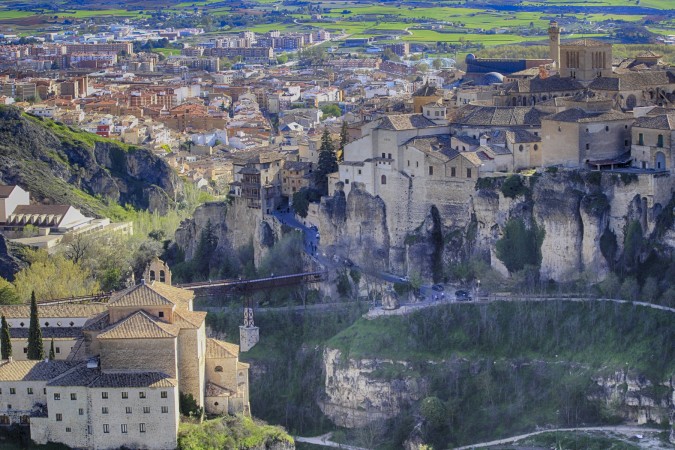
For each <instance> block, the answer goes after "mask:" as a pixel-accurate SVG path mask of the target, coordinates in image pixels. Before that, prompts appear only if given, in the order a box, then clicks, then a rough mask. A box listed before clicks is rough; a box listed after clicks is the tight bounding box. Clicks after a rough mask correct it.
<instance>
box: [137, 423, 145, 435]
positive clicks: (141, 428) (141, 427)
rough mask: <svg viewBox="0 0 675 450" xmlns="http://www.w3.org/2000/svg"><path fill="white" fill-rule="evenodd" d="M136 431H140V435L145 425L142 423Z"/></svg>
mask: <svg viewBox="0 0 675 450" xmlns="http://www.w3.org/2000/svg"><path fill="white" fill-rule="evenodd" d="M138 431H140V432H141V433H145V424H144V423H139V424H138Z"/></svg>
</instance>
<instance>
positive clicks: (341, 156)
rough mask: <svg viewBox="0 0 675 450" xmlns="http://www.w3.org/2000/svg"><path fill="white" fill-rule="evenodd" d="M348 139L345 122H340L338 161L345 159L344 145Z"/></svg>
mask: <svg viewBox="0 0 675 450" xmlns="http://www.w3.org/2000/svg"><path fill="white" fill-rule="evenodd" d="M348 141H349V131H348V130H347V122H342V128H341V129H340V148H339V149H338V155H337V156H338V158H337V159H338V162H341V161H343V160H344V159H345V145H347V142H348Z"/></svg>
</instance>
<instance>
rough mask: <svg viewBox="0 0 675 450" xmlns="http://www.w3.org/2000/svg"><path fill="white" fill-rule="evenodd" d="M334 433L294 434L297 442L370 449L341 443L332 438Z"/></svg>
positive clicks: (362, 449) (356, 449) (347, 448)
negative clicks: (311, 435)
mask: <svg viewBox="0 0 675 450" xmlns="http://www.w3.org/2000/svg"><path fill="white" fill-rule="evenodd" d="M332 434H333V433H326V434H324V435H321V436H317V437H301V436H294V437H293V439H295V441H296V442H305V443H307V444H314V445H323V446H324V447H335V448H344V449H345V450H370V449H367V448H363V447H354V446H353V445H345V444H339V443H337V442H333V441H331V440H330V438H331V436H332Z"/></svg>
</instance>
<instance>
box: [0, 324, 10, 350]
mask: <svg viewBox="0 0 675 450" xmlns="http://www.w3.org/2000/svg"><path fill="white" fill-rule="evenodd" d="M0 346H2V359H9V358H10V357H11V356H12V341H11V339H10V337H9V325H7V319H5V316H2V329H1V330H0Z"/></svg>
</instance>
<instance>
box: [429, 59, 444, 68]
mask: <svg viewBox="0 0 675 450" xmlns="http://www.w3.org/2000/svg"><path fill="white" fill-rule="evenodd" d="M431 65H432V66H433V68H434V69H436V70H440V69H441V67H443V61H442V60H441V58H436V59H434V60H433V61H432V62H431Z"/></svg>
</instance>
